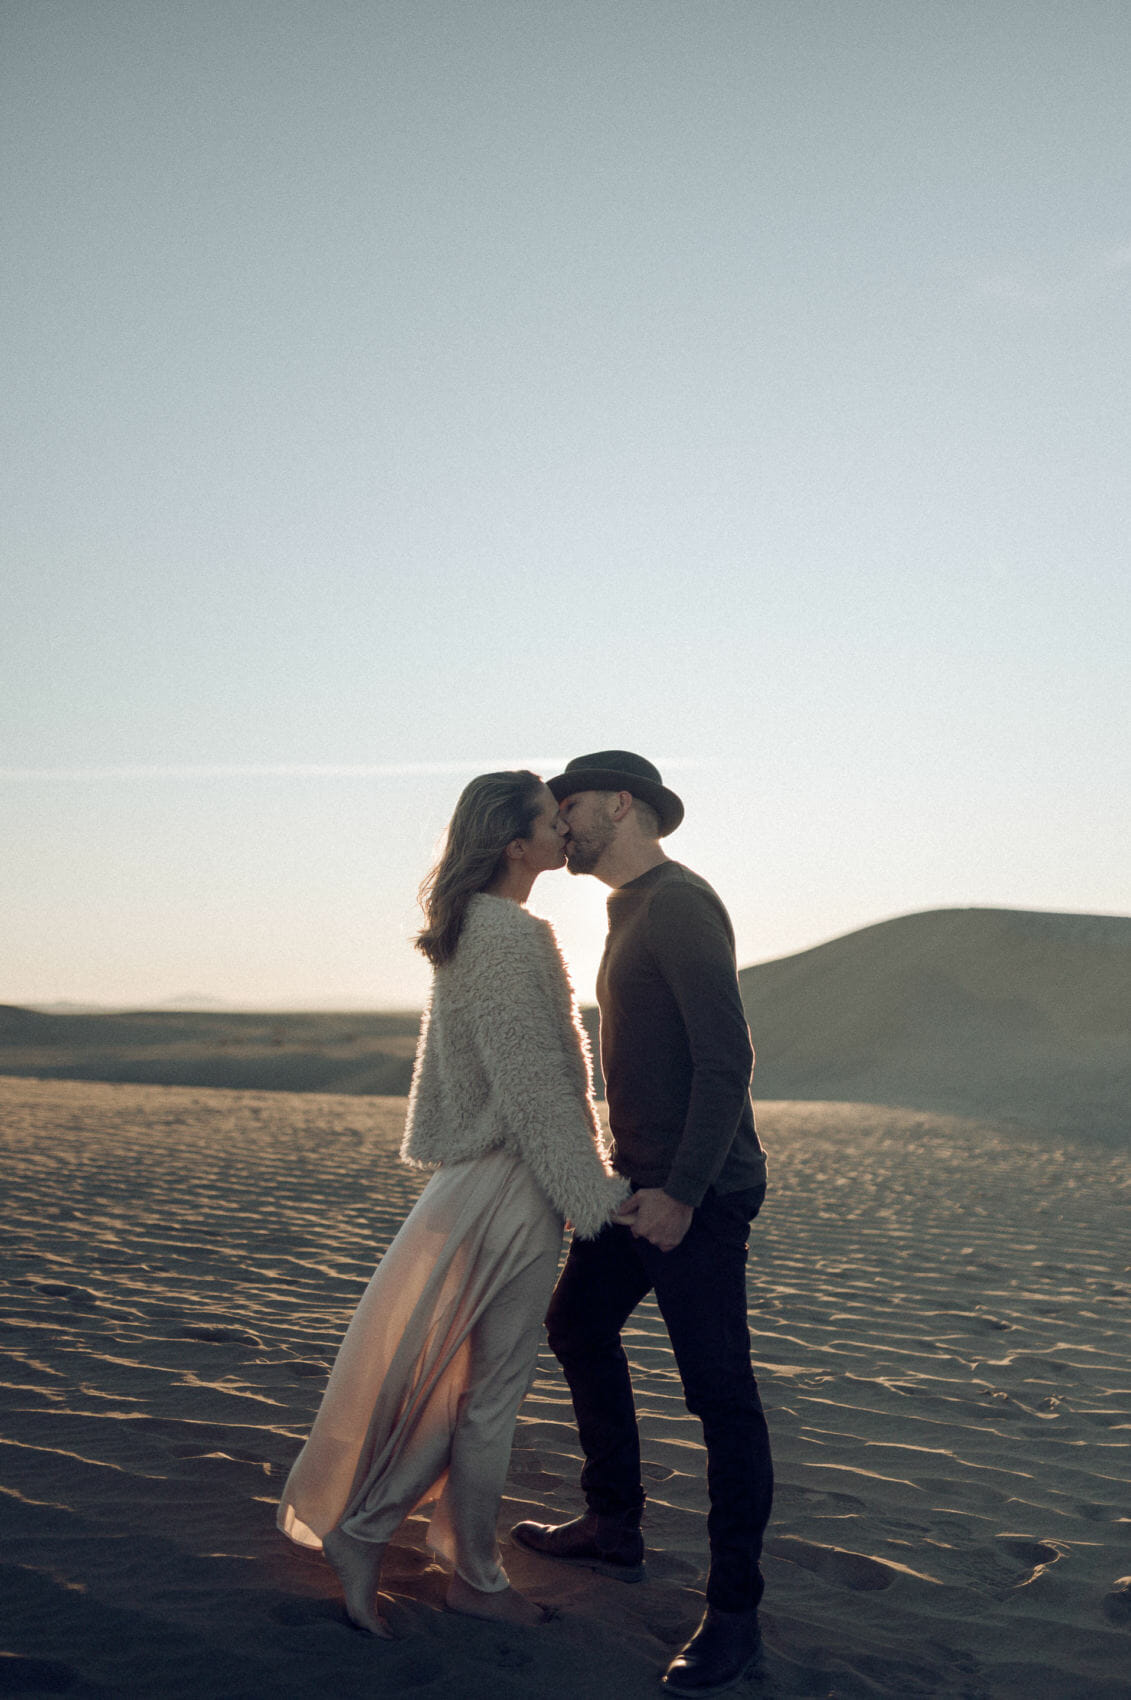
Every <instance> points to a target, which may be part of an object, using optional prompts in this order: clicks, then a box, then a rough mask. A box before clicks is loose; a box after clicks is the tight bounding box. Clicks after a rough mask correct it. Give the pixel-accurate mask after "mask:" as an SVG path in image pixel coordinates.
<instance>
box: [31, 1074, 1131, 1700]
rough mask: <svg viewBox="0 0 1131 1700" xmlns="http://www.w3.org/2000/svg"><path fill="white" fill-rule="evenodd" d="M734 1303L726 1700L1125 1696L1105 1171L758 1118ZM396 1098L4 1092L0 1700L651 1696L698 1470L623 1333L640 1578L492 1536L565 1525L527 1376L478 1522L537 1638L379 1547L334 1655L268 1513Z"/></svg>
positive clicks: (560, 1413)
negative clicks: (739, 1558) (758, 1158)
mask: <svg viewBox="0 0 1131 1700" xmlns="http://www.w3.org/2000/svg"><path fill="white" fill-rule="evenodd" d="M759 1113H760V1123H761V1126H762V1129H763V1133H764V1137H765V1140H766V1143H767V1145H768V1147H769V1149H770V1153H771V1165H772V1168H771V1193H770V1197H769V1199H768V1202H767V1205H766V1208H765V1210H764V1212H763V1214H762V1216H761V1217H760V1218H759V1220H758V1221H757V1222H756V1223H755V1225H754V1229H753V1232H752V1239H751V1257H750V1273H749V1289H750V1314H751V1325H752V1331H753V1350H754V1357H755V1362H756V1365H757V1367H758V1373H759V1379H760V1384H761V1387H762V1392H763V1397H764V1400H765V1404H766V1407H767V1412H768V1416H769V1421H770V1425H771V1432H772V1435H773V1440H774V1445H775V1454H776V1463H777V1472H778V1484H779V1485H778V1497H777V1504H776V1509H775V1516H774V1521H773V1523H772V1525H771V1530H770V1540H769V1548H768V1555H767V1564H766V1572H767V1594H766V1600H765V1605H764V1613H763V1616H764V1624H765V1637H766V1645H765V1652H764V1656H763V1659H762V1664H761V1668H760V1671H759V1672H758V1674H757V1676H756V1677H754V1678H753V1679H751V1680H750V1681H749V1682H748V1683H746V1684H745V1685H744V1686H743V1687H742V1688H740V1689H738V1690H736V1691H735V1692H736V1693H738V1694H740V1695H741V1694H750V1695H757V1696H759V1697H770V1696H807V1697H808V1696H812V1697H814V1700H815V1697H818V1696H822V1697H832V1696H836V1697H849V1696H852V1697H856V1696H859V1697H861V1700H862V1697H864V1696H874V1695H887V1696H893V1697H894V1696H899V1697H906V1696H940V1697H949V1696H954V1697H956V1700H957V1697H962V1700H983V1697H985V1700H998V1697H1002V1700H1006V1697H1009V1700H1014V1697H1016V1700H1021V1697H1025V1700H1034V1697H1037V1700H1084V1697H1087V1700H1115V1697H1116V1696H1117V1695H1118V1696H1121V1697H1122V1696H1125V1695H1126V1694H1127V1691H1128V1673H1129V1671H1131V1584H1128V1583H1127V1582H1126V1581H1123V1582H1122V1583H1121V1580H1120V1579H1121V1578H1127V1577H1128V1574H1129V1573H1131V1541H1129V1535H1131V1495H1129V1492H1128V1482H1129V1478H1131V1365H1129V1362H1128V1359H1129V1356H1131V1353H1129V1348H1128V1335H1129V1331H1128V1314H1129V1302H1128V1300H1129V1293H1131V1273H1129V1270H1128V1261H1129V1254H1128V1237H1127V1202H1128V1189H1129V1184H1131V1153H1129V1151H1128V1148H1127V1145H1126V1144H1124V1145H1123V1146H1122V1147H1119V1146H1116V1145H1114V1144H1112V1143H1110V1142H1109V1143H1108V1144H1106V1145H1105V1144H1100V1143H1095V1142H1089V1141H1087V1140H1076V1141H1072V1140H1067V1139H1064V1140H1062V1139H1058V1138H1055V1137H1053V1136H1051V1135H1050V1134H1049V1132H1048V1131H1047V1130H1034V1131H1027V1130H1026V1129H1025V1128H1023V1127H1022V1126H1019V1125H995V1124H992V1123H990V1122H986V1121H983V1120H979V1119H976V1118H974V1117H965V1118H961V1117H955V1116H945V1115H941V1114H936V1113H929V1112H921V1111H917V1110H901V1109H898V1108H883V1107H877V1106H875V1105H868V1104H862V1103H850V1104H835V1103H796V1102H795V1103H784V1102H777V1103H766V1104H761V1105H760V1106H759ZM403 1114H404V1101H403V1099H400V1098H393V1099H389V1098H384V1099H382V1098H366V1097H358V1096H354V1097H347V1096H341V1095H318V1094H313V1093H305V1094H297V1093H286V1092H278V1091H275V1092H252V1091H232V1090H222V1089H206V1088H188V1087H161V1086H139V1085H121V1084H118V1085H113V1084H90V1083H86V1082H80V1081H57V1080H33V1079H21V1078H9V1079H4V1080H0V1126H2V1129H3V1133H2V1151H3V1164H4V1173H5V1180H6V1192H7V1209H6V1211H5V1216H4V1229H5V1239H6V1242H7V1260H6V1270H7V1280H6V1283H5V1288H4V1294H5V1296H4V1313H3V1315H4V1322H5V1325H6V1329H5V1333H6V1348H5V1353H4V1358H3V1365H4V1370H3V1381H4V1387H3V1404H4V1415H3V1425H2V1430H0V1432H2V1435H3V1441H4V1445H3V1451H2V1455H0V1494H2V1503H3V1507H4V1510H3V1527H4V1531H5V1539H4V1547H3V1559H2V1562H3V1593H4V1599H5V1614H4V1628H3V1633H2V1636H0V1649H2V1652H3V1657H0V1693H3V1694H6V1695H16V1694H26V1695H42V1694H63V1695H69V1696H73V1697H76V1700H77V1697H90V1700H93V1697H94V1696H154V1697H157V1696H161V1697H167V1700H178V1697H180V1696H188V1695H192V1696H194V1697H201V1696H204V1697H212V1700H236V1697H248V1700H252V1697H255V1700H258V1697H260V1696H272V1697H274V1696H279V1697H282V1700H288V1697H292V1696H293V1697H295V1700H298V1697H300V1696H302V1697H305V1696H326V1695H333V1696H335V1697H347V1700H348V1697H350V1696H355V1695H356V1696H359V1697H360V1696H366V1697H372V1696H377V1697H381V1696H394V1695H395V1696H400V1695H419V1696H421V1697H423V1700H427V1697H428V1696H436V1697H439V1696H441V1695H444V1696H448V1695H451V1694H458V1695H460V1696H461V1697H466V1700H474V1697H477V1696H483V1697H487V1696H490V1697H491V1700H508V1697H511V1696H513V1697H515V1700H518V1697H519V1696H523V1697H529V1696H561V1697H562V1700H565V1697H566V1696H569V1697H571V1700H572V1697H574V1696H583V1697H585V1696H594V1697H603V1696H609V1697H613V1696H616V1697H617V1700H636V1697H638V1696H639V1697H644V1696H654V1695H655V1694H656V1693H657V1677H658V1674H659V1672H660V1671H661V1670H662V1669H663V1667H664V1664H665V1663H666V1661H667V1659H668V1658H669V1657H670V1654H671V1651H672V1649H673V1648H674V1647H675V1646H677V1645H678V1644H679V1642H680V1641H681V1640H682V1639H683V1638H684V1637H685V1635H686V1634H687V1633H688V1632H689V1631H690V1629H691V1628H692V1627H693V1626H694V1623H695V1622H696V1620H697V1617H698V1613H699V1610H700V1595H701V1589H702V1585H703V1580H704V1568H705V1558H706V1536H705V1491H704V1481H703V1461H704V1460H703V1452H702V1448H701V1436H700V1431H699V1425H698V1423H697V1422H696V1421H695V1419H693V1418H691V1417H689V1415H688V1414H687V1412H686V1410H685V1409H684V1406H683V1402H682V1398H681V1394H680V1388H679V1383H678V1380H677V1378H676V1375H675V1370H674V1365H673V1362H672V1359H671V1355H670V1351H669V1349H668V1346H667V1342H666V1336H665V1335H664V1332H663V1329H662V1325H661V1323H660V1321H659V1318H658V1316H657V1314H656V1312H655V1310H654V1308H653V1307H652V1306H651V1305H646V1306H644V1307H642V1309H641V1310H640V1312H639V1313H638V1315H637V1317H636V1319H635V1321H634V1324H633V1327H632V1330H631V1333H630V1334H629V1336H628V1340H627V1346H628V1350H629V1355H630V1358H631V1361H632V1365H633V1371H634V1377H635V1382H636V1387H637V1394H638V1403H639V1408H640V1417H641V1428H642V1433H643V1438H644V1456H645V1459H646V1471H647V1477H648V1482H649V1492H650V1496H651V1497H650V1504H649V1510H648V1518H647V1525H646V1538H647V1542H648V1547H649V1558H648V1562H649V1569H650V1580H649V1581H648V1582H647V1583H645V1584H642V1585H640V1586H638V1587H626V1586H624V1585H623V1584H618V1583H616V1582H610V1581H606V1580H603V1579H601V1578H599V1577H597V1576H594V1575H592V1574H590V1573H589V1572H587V1571H582V1570H575V1569H573V1568H569V1567H562V1566H555V1565H553V1564H551V1563H550V1562H548V1561H546V1560H541V1559H539V1558H537V1557H536V1556H535V1555H533V1554H529V1553H525V1552H523V1551H522V1550H521V1549H517V1548H515V1547H514V1546H513V1545H512V1544H511V1543H510V1542H509V1540H507V1538H506V1530H507V1529H508V1528H509V1526H510V1524H511V1523H512V1522H514V1521H516V1520H518V1519H519V1518H521V1517H526V1516H531V1515H539V1516H541V1515H546V1516H548V1517H551V1518H556V1517H559V1516H561V1517H565V1516H568V1515H570V1514H572V1513H573V1511H574V1510H575V1509H576V1508H577V1507H578V1505H579V1499H578V1495H577V1490H576V1486H575V1482H576V1475H577V1470H578V1450H577V1444H576V1438H575V1435H574V1431H573V1426H572V1421H571V1412H570V1407H569V1402H568V1397H567V1395H566V1393H565V1390H564V1387H563V1385H562V1382H561V1379H560V1376H559V1374H558V1371H557V1367H556V1365H555V1363H554V1361H553V1359H552V1358H551V1357H550V1356H549V1355H544V1356H543V1358H542V1360H541V1362H540V1365H539V1370H538V1375H537V1378H536V1381H535V1383H534V1386H533V1387H532V1389H531V1392H530V1394H529V1397H528V1398H527V1401H526V1403H525V1406H524V1408H523V1410H522V1413H521V1416H520V1421H519V1427H518V1434H517V1441H516V1446H515V1451H514V1458H513V1466H512V1470H511V1475H510V1484H509V1489H508V1496H507V1500H506V1503H505V1504H504V1506H503V1512H502V1518H501V1523H500V1528H501V1530H502V1531H503V1551H504V1558H505V1562H506V1563H507V1565H508V1568H509V1570H510V1572H511V1575H512V1579H513V1580H514V1581H515V1583H516V1584H517V1585H518V1586H519V1587H521V1588H523V1589H525V1590H526V1591H527V1592H528V1593H530V1594H531V1595H533V1596H534V1597H535V1598H537V1599H539V1600H541V1601H543V1602H544V1603H545V1604H547V1605H548V1606H550V1607H551V1608H553V1614H554V1615H553V1617H552V1619H551V1621H549V1622H548V1623H547V1624H546V1625H545V1626H543V1627H542V1628H539V1629H534V1630H501V1629H498V1628H494V1627H492V1626H490V1625H487V1624H480V1623H476V1622H472V1621H470V1620H467V1619H464V1618H458V1617H454V1616H452V1615H450V1614H446V1613H444V1612H443V1611H441V1610H440V1605H441V1601H442V1595H443V1586H444V1578H443V1576H442V1574H441V1572H440V1571H439V1570H438V1569H437V1568H436V1566H435V1565H434V1564H433V1563H432V1562H431V1560H430V1557H429V1554H428V1551H427V1549H426V1546H425V1543H424V1529H425V1523H424V1521H423V1519H422V1518H419V1517H418V1518H415V1519H413V1520H412V1521H410V1523H408V1524H407V1525H406V1526H405V1528H404V1530H403V1532H402V1536H401V1537H400V1539H399V1540H398V1541H397V1543H396V1544H395V1546H394V1547H393V1549H392V1550H391V1555H390V1560H389V1563H388V1567H387V1578H386V1580H387V1588H388V1592H389V1595H390V1596H391V1604H390V1606H389V1608H388V1609H389V1616H390V1619H391V1621H392V1622H393V1624H394V1626H395V1628H396V1630H397V1632H398V1637H399V1638H398V1639H397V1640H395V1641H392V1642H378V1641H374V1640H373V1639H371V1638H369V1637H367V1636H365V1635H363V1634H361V1633H359V1632H357V1631H355V1630H353V1629H351V1628H350V1626H349V1625H348V1623H347V1622H346V1620H345V1617H344V1615H343V1611H342V1608H341V1605H340V1602H339V1600H338V1597H337V1592H336V1587H335V1583H334V1578H333V1577H332V1575H331V1573H330V1572H329V1570H328V1569H327V1568H326V1566H325V1565H324V1564H323V1563H322V1561H321V1560H320V1559H318V1558H317V1557H315V1556H312V1555H309V1554H304V1553H303V1552H301V1551H300V1550H298V1549H296V1548H293V1547H291V1546H290V1545H289V1544H288V1543H286V1542H285V1540H284V1539H283V1537H281V1536H280V1535H278V1534H277V1533H276V1531H275V1528H274V1510H275V1501H276V1497H277V1494H278V1491H279V1488H280V1486H281V1484H282V1482H283V1479H284V1478H285V1475H286V1472H287V1469H288V1466H289V1464H290V1462H291V1460H292V1458H293V1457H294V1455H295V1453H296V1452H297V1450H298V1447H299V1445H300V1443H301V1441H302V1439H303V1437H304V1435H305V1433H306V1430H307V1428H308V1426H309V1423H310V1421H311V1418H312V1415H313V1413H314V1411H315V1409H316V1407H317V1404H318V1401H319V1398H320V1394H321V1390H322V1386H323V1383H324V1380H325V1375H326V1371H327V1368H328V1366H329V1364H330V1362H331V1359H332V1356H333V1353H334V1350H335V1348H336V1345H337V1342H338V1340H339V1338H340V1336H341V1334H342V1332H343V1330H344V1328H345V1325H346V1322H347V1320H348V1318H349V1315H350V1313H351V1310H352V1307H353V1304H354V1302H355V1301H356V1299H357V1298H358V1296H359V1295H360V1293H361V1290H362V1288H363V1285H364V1283H365V1281H366V1279H367V1278H368V1275H369V1273H370V1271H371V1268H372V1265H373V1262H374V1260H375V1258H376V1257H377V1256H379V1255H380V1253H381V1251H382V1249H383V1247H384V1246H385V1245H387V1244H388V1241H389V1240H390V1238H391V1237H392V1235H393V1233H394V1232H395V1230H396V1227H397V1225H398V1223H399V1222H400V1220H401V1219H402V1217H403V1215H404V1213H405V1211H406V1210H407V1208H408V1207H409V1205H410V1204H411V1202H412V1200H413V1198H414V1197H415V1196H416V1194H417V1192H418V1191H419V1188H420V1186H421V1185H422V1184H423V1177H421V1176H420V1175H418V1174H415V1173H413V1172H411V1171H409V1170H406V1169H404V1168H403V1167H402V1166H401V1165H400V1164H399V1163H398V1162H397V1160H396V1157H395V1150H396V1146H397V1143H398V1140H399V1136H400V1129H401V1123H402V1119H403Z"/></svg>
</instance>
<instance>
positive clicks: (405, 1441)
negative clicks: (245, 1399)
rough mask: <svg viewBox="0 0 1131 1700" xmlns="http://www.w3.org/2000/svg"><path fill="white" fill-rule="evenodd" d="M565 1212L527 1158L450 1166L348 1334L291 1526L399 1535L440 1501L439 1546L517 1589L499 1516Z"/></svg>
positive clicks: (476, 1573) (288, 1507) (305, 1456)
mask: <svg viewBox="0 0 1131 1700" xmlns="http://www.w3.org/2000/svg"><path fill="white" fill-rule="evenodd" d="M561 1239H562V1223H561V1218H560V1217H559V1216H558V1215H557V1213H556V1212H555V1211H554V1210H553V1209H552V1208H551V1206H550V1204H549V1203H548V1202H547V1199H546V1196H545V1194H544V1193H543V1192H542V1190H541V1188H540V1187H539V1186H538V1185H537V1183H536V1182H535V1180H534V1178H533V1176H532V1175H531V1173H530V1171H529V1169H527V1167H526V1165H525V1164H524V1163H523V1162H522V1160H521V1159H520V1158H518V1157H515V1156H513V1155H511V1154H510V1153H509V1152H505V1151H492V1152H490V1153H489V1154H488V1155H487V1156H486V1157H477V1158H474V1159H472V1160H471V1161H469V1162H465V1163H452V1164H446V1165H444V1166H443V1167H442V1168H440V1169H438V1170H437V1172H436V1173H435V1174H434V1175H433V1177H432V1179H431V1180H430V1181H429V1183H428V1185H427V1186H426V1187H425V1189H424V1191H423V1193H422V1194H421V1195H420V1198H419V1199H418V1200H417V1202H416V1204H415V1206H414V1207H413V1209H412V1211H411V1212H410V1213H409V1215H408V1217H407V1218H406V1219H405V1222H404V1225H403V1226H402V1227H401V1229H400V1231H399V1233H398V1234H397V1236H396V1238H395V1239H394V1241H393V1243H392V1245H391V1246H390V1247H389V1249H388V1251H387V1252H386V1253H385V1255H384V1257H383V1258H382V1259H381V1262H380V1263H379V1264H378V1266H377V1270H376V1272H375V1274H374V1276H373V1279H372V1280H371V1281H370V1283H369V1285H368V1287H367V1288H366V1290H365V1293H364V1295H363V1296H362V1299H361V1303H360V1304H359V1305H358V1307H357V1311H356V1313H355V1314H354V1318H353V1321H352V1322H351V1323H350V1325H349V1329H348V1330H347V1332H346V1336H345V1339H344V1340H343V1341H342V1344H341V1348H340V1350H339V1352H338V1356H337V1360H336V1362H335V1364H334V1367H333V1369H332V1371H331V1373H330V1380H329V1382H328V1384H327V1387H326V1393H325V1396H324V1398H323V1400H322V1406H321V1409H320V1410H319V1412H318V1415H317V1417H316V1418H315V1421H314V1427H313V1429H312V1430H311V1433H310V1438H309V1440H308V1441H307V1443H306V1445H305V1446H304V1447H303V1449H302V1451H301V1453H300V1454H299V1456H298V1458H297V1459H296V1461H295V1464H294V1467H293V1469H292V1470H291V1473H290V1475H289V1477H288V1478H287V1484H286V1487H285V1488H284V1490H283V1497H282V1501H281V1503H280V1506H279V1514H278V1523H279V1527H280V1528H281V1529H282V1530H283V1532H284V1534H286V1535H288V1536H289V1537H290V1538H291V1540H293V1541H296V1542H298V1543H299V1545H301V1546H306V1547H315V1548H318V1547H321V1545H322V1536H323V1535H324V1534H326V1533H327V1532H328V1531H329V1530H330V1529H333V1528H335V1527H337V1526H338V1525H339V1524H340V1525H341V1526H342V1528H343V1529H344V1530H345V1531H346V1533H347V1534H350V1535H354V1536H356V1537H357V1538H358V1539H360V1540H365V1541H374V1542H385V1541H388V1540H389V1539H390V1538H391V1537H392V1535H393V1534H395V1532H396V1530H397V1529H398V1528H399V1526H400V1524H401V1523H402V1522H403V1521H404V1519H405V1518H406V1517H407V1516H409V1514H410V1513H411V1512H412V1511H414V1510H415V1509H416V1508H417V1507H418V1506H420V1505H423V1504H427V1503H428V1502H429V1501H433V1500H435V1501H436V1502H437V1503H436V1508H435V1510H434V1512H433V1514H432V1519H431V1524H430V1527H429V1531H428V1543H429V1545H430V1546H431V1547H432V1548H433V1550H434V1551H435V1552H437V1553H438V1554H439V1555H440V1556H441V1557H442V1558H444V1559H446V1560H447V1561H448V1563H450V1564H451V1565H452V1566H453V1567H454V1568H455V1569H456V1570H457V1571H458V1572H459V1574H460V1575H461V1576H462V1577H463V1579H464V1580H465V1581H466V1582H468V1583H470V1584H471V1586H472V1587H474V1588H481V1589H485V1590H489V1591H493V1590H497V1589H501V1588H505V1587H506V1586H507V1577H506V1573H505V1572H504V1570H503V1569H502V1566H501V1564H500V1562H499V1554H498V1546H497V1542H496V1535H495V1525H496V1521H497V1518H498V1512H499V1503H500V1500H501V1498H502V1491H503V1484H504V1482H505V1479H506V1473H507V1466H508V1463H509V1459H510V1450H511V1442H512V1439H513V1436H514V1424H515V1418H516V1416H517V1415H518V1408H519V1406H520V1405H521V1403H522V1400H523V1398H524V1397H525V1395H526V1392H527V1390H528V1388H529V1386H530V1383H531V1380H532V1377H533V1371H534V1362H535V1358H536V1356H537V1352H538V1347H539V1345H540V1343H541V1340H542V1319H543V1317H544V1316H545V1313H546V1306H547V1304H548V1302H549V1298H550V1292H551V1290H552V1288H553V1284H554V1276H555V1274H556V1272H557V1266H558V1255H559V1252H560V1250H561Z"/></svg>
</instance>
